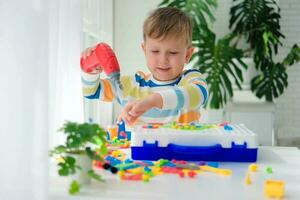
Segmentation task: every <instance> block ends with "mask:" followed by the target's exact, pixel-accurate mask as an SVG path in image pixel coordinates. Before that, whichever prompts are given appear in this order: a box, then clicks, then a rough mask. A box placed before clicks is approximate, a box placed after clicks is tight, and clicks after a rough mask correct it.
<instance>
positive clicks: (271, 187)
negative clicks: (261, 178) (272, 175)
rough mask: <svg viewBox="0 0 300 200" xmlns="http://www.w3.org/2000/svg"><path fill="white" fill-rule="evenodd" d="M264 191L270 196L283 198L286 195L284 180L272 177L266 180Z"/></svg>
mask: <svg viewBox="0 0 300 200" xmlns="http://www.w3.org/2000/svg"><path fill="white" fill-rule="evenodd" d="M264 193H265V195H266V196H267V197H270V198H273V197H274V198H282V197H283V196H284V182H283V181H278V180H271V179H268V180H266V181H265V185H264Z"/></svg>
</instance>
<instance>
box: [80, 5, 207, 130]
mask: <svg viewBox="0 0 300 200" xmlns="http://www.w3.org/2000/svg"><path fill="white" fill-rule="evenodd" d="M143 37H144V41H143V43H142V49H143V51H144V54H145V57H146V61H147V67H148V69H149V71H150V74H145V73H143V72H137V73H136V74H135V75H134V76H123V77H121V84H122V86H123V91H122V96H123V98H122V99H119V98H118V99H117V100H118V102H119V103H120V104H121V105H122V106H123V110H122V112H121V115H120V116H119V119H118V120H121V119H123V120H124V121H125V122H126V123H127V124H129V125H132V124H134V123H135V122H136V121H137V120H139V121H142V122H145V123H167V122H171V121H174V120H177V121H178V122H181V123H183V122H185V123H189V122H192V121H198V120H199V117H200V114H199V108H200V107H201V106H202V105H203V104H204V103H205V102H206V101H207V99H208V91H207V86H206V82H205V80H204V79H203V77H202V75H201V73H200V72H199V71H198V70H184V65H185V64H186V63H188V62H189V60H190V58H191V56H192V54H193V50H194V48H193V47H192V22H191V19H190V18H189V17H188V16H187V15H186V14H185V13H183V12H182V11H180V10H179V9H176V8H168V7H167V8H158V9H156V10H155V11H154V12H152V13H151V14H150V16H149V17H148V18H147V19H146V20H145V22H144V26H143ZM93 50H94V49H93V48H91V49H87V50H86V51H85V52H83V55H82V56H83V58H85V57H87V56H89V55H90V54H91V53H92V51H93ZM94 72H95V73H85V72H83V73H82V80H83V94H84V96H85V97H87V98H97V99H100V100H103V101H112V100H114V99H116V98H117V97H116V95H114V94H116V91H114V89H113V88H114V87H112V85H111V84H112V83H111V82H110V81H109V80H107V79H106V80H105V79H100V72H101V70H99V69H98V70H95V71H94Z"/></svg>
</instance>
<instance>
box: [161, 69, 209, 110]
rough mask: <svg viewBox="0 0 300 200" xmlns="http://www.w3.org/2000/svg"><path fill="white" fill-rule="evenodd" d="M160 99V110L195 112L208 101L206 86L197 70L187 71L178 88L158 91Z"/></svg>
mask: <svg viewBox="0 0 300 200" xmlns="http://www.w3.org/2000/svg"><path fill="white" fill-rule="evenodd" d="M157 93H159V94H160V95H161V97H162V100H163V105H162V109H187V110H196V109H199V108H200V107H201V106H202V105H204V104H205V103H206V102H207V100H208V90H207V84H206V81H205V79H204V78H203V75H202V74H201V73H200V72H199V71H198V70H187V71H185V72H184V75H183V77H182V79H181V80H180V82H179V83H178V86H175V87H173V88H170V89H167V90H163V91H158V92H157Z"/></svg>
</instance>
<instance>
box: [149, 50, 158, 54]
mask: <svg viewBox="0 0 300 200" xmlns="http://www.w3.org/2000/svg"><path fill="white" fill-rule="evenodd" d="M151 52H152V53H158V52H159V51H157V50H152V51H151Z"/></svg>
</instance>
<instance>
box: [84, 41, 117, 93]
mask: <svg viewBox="0 0 300 200" xmlns="http://www.w3.org/2000/svg"><path fill="white" fill-rule="evenodd" d="M80 65H81V69H82V70H83V71H84V72H87V73H89V72H92V71H93V70H94V69H95V68H96V67H98V66H99V67H100V68H101V69H102V70H103V71H104V73H105V74H106V75H107V76H108V77H109V78H110V79H111V80H112V81H113V83H116V84H117V86H118V87H119V88H120V89H122V85H121V82H120V66H119V63H118V60H117V57H116V55H115V53H114V52H113V50H112V49H111V48H110V46H109V45H108V44H105V43H99V44H98V45H97V46H96V48H95V50H94V51H93V52H92V54H91V55H90V56H88V57H87V58H85V59H83V58H81V60H80Z"/></svg>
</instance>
